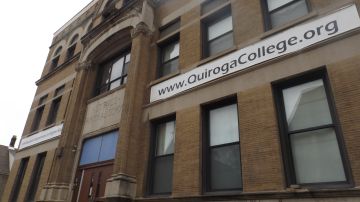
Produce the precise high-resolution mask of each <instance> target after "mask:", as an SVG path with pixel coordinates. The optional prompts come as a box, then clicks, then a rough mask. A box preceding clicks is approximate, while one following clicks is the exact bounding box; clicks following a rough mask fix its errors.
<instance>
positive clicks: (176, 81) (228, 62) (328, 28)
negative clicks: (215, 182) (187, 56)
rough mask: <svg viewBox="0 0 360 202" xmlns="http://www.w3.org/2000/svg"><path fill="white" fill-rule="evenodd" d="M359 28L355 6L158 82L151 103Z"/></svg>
mask: <svg viewBox="0 0 360 202" xmlns="http://www.w3.org/2000/svg"><path fill="white" fill-rule="evenodd" d="M358 27H360V19H359V15H358V12H357V9H356V6H355V5H349V6H347V7H344V8H341V9H338V10H336V11H335V12H333V13H332V14H329V15H327V16H324V17H322V18H319V19H316V20H314V21H311V22H308V23H305V24H302V25H298V26H296V27H293V28H290V29H288V30H285V31H283V32H281V33H279V34H276V35H274V36H271V37H269V38H267V39H265V40H262V41H260V42H257V43H255V44H253V45H250V46H248V47H245V48H243V49H240V50H237V51H235V52H233V53H231V54H229V55H226V56H224V57H221V58H219V59H217V60H214V61H212V62H209V63H207V64H204V65H202V66H199V67H197V68H196V69H193V70H191V71H189V72H186V73H184V74H181V75H179V76H176V77H174V78H171V79H169V80H166V81H164V82H161V83H158V84H156V85H154V86H152V87H151V94H150V102H154V101H157V100H161V99H165V98H168V97H171V96H173V95H175V94H178V93H180V92H183V91H185V90H188V89H190V88H193V87H196V86H198V85H201V84H204V83H206V82H209V81H212V80H214V79H217V78H220V77H222V76H225V75H228V74H231V73H234V72H237V71H240V70H243V69H245V68H248V67H251V66H254V65H256V64H259V63H262V62H264V61H267V60H271V59H274V58H276V57H279V56H283V55H286V54H290V53H293V52H295V51H299V50H301V49H304V48H306V47H309V46H311V45H313V44H316V43H318V42H320V41H324V40H326V39H329V38H332V37H334V36H337V35H339V34H342V33H345V32H347V31H350V30H353V29H355V28H358Z"/></svg>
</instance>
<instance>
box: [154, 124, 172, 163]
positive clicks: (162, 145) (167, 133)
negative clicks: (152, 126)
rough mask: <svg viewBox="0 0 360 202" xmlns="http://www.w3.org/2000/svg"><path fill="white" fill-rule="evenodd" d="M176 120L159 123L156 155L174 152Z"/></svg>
mask: <svg viewBox="0 0 360 202" xmlns="http://www.w3.org/2000/svg"><path fill="white" fill-rule="evenodd" d="M174 142H175V121H169V122H166V123H162V124H159V125H158V126H157V130H156V156H160V155H166V154H172V153H174Z"/></svg>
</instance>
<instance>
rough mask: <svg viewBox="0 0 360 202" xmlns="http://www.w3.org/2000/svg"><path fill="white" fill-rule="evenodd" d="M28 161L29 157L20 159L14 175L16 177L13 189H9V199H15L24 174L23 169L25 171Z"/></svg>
mask: <svg viewBox="0 0 360 202" xmlns="http://www.w3.org/2000/svg"><path fill="white" fill-rule="evenodd" d="M28 162H29V157H27V158H23V159H21V162H20V166H19V170H18V172H17V175H16V179H15V182H14V185H13V189H12V191H11V195H10V200H9V201H17V199H18V196H19V192H20V188H21V184H22V182H23V179H24V176H25V171H26V168H27V165H28Z"/></svg>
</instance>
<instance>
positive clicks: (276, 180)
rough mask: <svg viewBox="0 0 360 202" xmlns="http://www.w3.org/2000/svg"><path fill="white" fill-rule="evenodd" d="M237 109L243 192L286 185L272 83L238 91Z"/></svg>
mask: <svg viewBox="0 0 360 202" xmlns="http://www.w3.org/2000/svg"><path fill="white" fill-rule="evenodd" d="M238 109H239V123H240V124H239V127H240V150H241V164H242V169H243V170H242V175H243V186H244V187H243V189H244V192H256V191H280V190H282V189H284V174H283V171H282V160H281V150H280V140H279V132H278V126H277V121H276V114H275V109H274V103H273V97H272V91H271V85H270V84H267V85H263V86H259V87H256V88H253V89H250V90H247V91H244V92H240V93H238Z"/></svg>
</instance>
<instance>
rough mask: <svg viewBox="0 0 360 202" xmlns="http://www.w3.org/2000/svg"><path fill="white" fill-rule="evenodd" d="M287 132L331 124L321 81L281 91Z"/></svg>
mask: <svg viewBox="0 0 360 202" xmlns="http://www.w3.org/2000/svg"><path fill="white" fill-rule="evenodd" d="M283 96H284V104H285V112H286V119H287V122H288V128H289V131H293V130H298V129H304V128H310V127H314V126H321V125H325V124H331V123H332V120H331V114H330V110H329V105H328V102H327V97H326V92H325V88H324V84H323V81H322V80H321V79H319V80H316V81H312V82H308V83H304V84H301V85H297V86H294V87H291V88H287V89H284V90H283Z"/></svg>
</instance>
